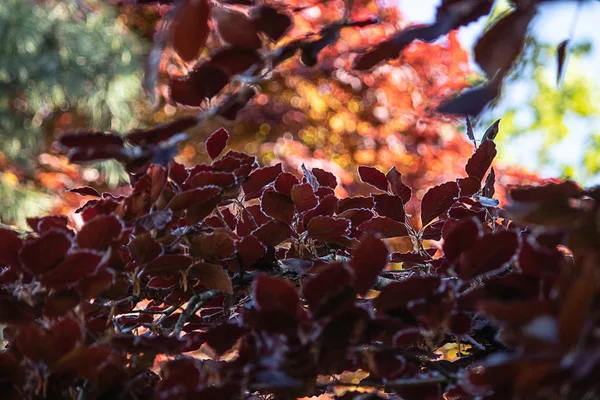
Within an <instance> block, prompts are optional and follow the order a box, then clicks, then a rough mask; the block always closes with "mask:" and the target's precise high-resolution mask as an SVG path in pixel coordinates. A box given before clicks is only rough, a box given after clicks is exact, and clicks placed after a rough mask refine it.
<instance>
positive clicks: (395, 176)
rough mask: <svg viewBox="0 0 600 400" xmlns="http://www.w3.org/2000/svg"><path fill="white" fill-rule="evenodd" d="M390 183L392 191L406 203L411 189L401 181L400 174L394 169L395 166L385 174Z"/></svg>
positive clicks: (410, 194)
mask: <svg viewBox="0 0 600 400" xmlns="http://www.w3.org/2000/svg"><path fill="white" fill-rule="evenodd" d="M385 177H386V178H387V180H388V182H389V183H390V188H391V189H392V193H394V194H395V195H396V196H398V197H400V198H401V199H402V201H403V202H404V204H406V203H408V201H409V200H410V197H411V196H412V190H411V189H410V188H409V187H408V186H406V185H405V184H404V183H402V174H401V173H400V172H398V171H397V170H396V167H392V169H390V170H389V171H388V173H387V174H386V176H385Z"/></svg>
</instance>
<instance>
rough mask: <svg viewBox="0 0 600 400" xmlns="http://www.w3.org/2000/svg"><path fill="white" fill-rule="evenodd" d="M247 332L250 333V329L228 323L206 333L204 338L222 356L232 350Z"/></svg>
mask: <svg viewBox="0 0 600 400" xmlns="http://www.w3.org/2000/svg"><path fill="white" fill-rule="evenodd" d="M246 332H248V328H245V327H243V326H239V325H237V324H233V323H226V324H222V325H218V326H216V327H214V328H212V329H210V330H209V331H207V332H205V334H204V338H205V340H206V343H207V344H208V345H209V346H210V347H212V348H213V349H214V350H215V351H216V352H217V354H219V355H221V354H223V353H225V352H226V351H227V350H229V349H231V348H232V347H233V345H234V344H235V343H236V342H237V341H238V340H239V339H240V338H241V337H242V336H243V335H244V334H245V333H246Z"/></svg>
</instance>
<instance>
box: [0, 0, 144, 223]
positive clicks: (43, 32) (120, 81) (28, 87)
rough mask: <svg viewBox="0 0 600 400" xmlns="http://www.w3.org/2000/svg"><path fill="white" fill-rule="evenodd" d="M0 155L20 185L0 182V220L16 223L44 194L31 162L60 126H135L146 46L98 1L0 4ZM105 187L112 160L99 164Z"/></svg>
mask: <svg viewBox="0 0 600 400" xmlns="http://www.w3.org/2000/svg"><path fill="white" fill-rule="evenodd" d="M0 37H2V43H3V45H2V46H0V87H1V90H0V152H1V153H0V156H1V158H2V159H3V160H7V161H8V162H9V163H10V164H14V165H17V166H18V167H19V168H20V169H21V170H22V174H23V176H21V177H20V182H18V183H15V182H12V180H11V179H0V199H1V200H0V202H1V206H0V220H2V221H3V222H21V223H22V222H23V219H24V213H23V210H24V209H25V208H27V211H28V215H31V214H32V213H41V212H44V211H45V209H46V208H47V207H48V206H49V204H50V203H49V202H50V199H49V198H47V197H46V196H44V194H43V191H40V188H39V187H35V185H32V184H31V182H29V184H25V183H26V182H28V181H30V179H31V175H30V174H31V173H32V172H33V170H34V169H35V167H36V165H35V163H32V160H35V159H36V155H38V154H39V153H40V152H41V151H45V150H47V149H48V148H49V145H50V144H51V143H52V141H53V139H54V137H55V135H56V134H57V133H59V132H60V131H62V130H63V129H67V128H68V129H74V128H78V127H90V126H91V127H94V128H96V129H101V130H112V129H114V130H119V131H122V130H127V129H131V128H133V127H135V126H137V125H138V124H139V121H138V119H139V116H140V115H143V114H144V112H145V110H144V109H143V104H142V103H141V99H140V93H141V74H140V71H142V69H143V68H142V67H141V66H142V65H143V55H144V54H145V53H146V46H147V44H146V43H145V42H144V41H143V40H142V39H140V38H139V37H137V36H136V35H134V34H132V33H131V32H129V30H128V29H127V28H126V26H125V25H124V23H123V21H121V20H120V19H119V18H117V13H116V10H115V9H114V7H113V6H111V5H110V4H107V3H105V2H102V1H86V2H85V3H83V2H77V1H75V0H67V1H56V0H48V1H33V0H3V1H2V2H0ZM103 169H104V172H105V173H106V174H105V176H106V177H107V179H108V180H109V183H110V184H115V183H116V181H118V179H119V175H120V169H119V168H118V167H116V164H111V163H104V165H103Z"/></svg>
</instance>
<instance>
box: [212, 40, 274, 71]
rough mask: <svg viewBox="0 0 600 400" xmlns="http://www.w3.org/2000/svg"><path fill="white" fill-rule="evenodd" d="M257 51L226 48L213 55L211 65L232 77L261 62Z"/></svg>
mask: <svg viewBox="0 0 600 400" xmlns="http://www.w3.org/2000/svg"><path fill="white" fill-rule="evenodd" d="M261 61H262V60H261V58H260V55H259V54H258V53H257V52H256V50H252V49H244V48H239V47H226V48H223V49H219V50H217V51H216V52H215V53H214V54H212V55H211V58H210V64H211V65H214V66H216V67H218V68H220V69H221V70H223V72H225V73H226V74H227V75H229V76H230V77H232V76H234V75H237V74H240V73H243V72H244V71H246V70H248V68H250V67H251V66H253V65H254V64H258V63H259V62H261Z"/></svg>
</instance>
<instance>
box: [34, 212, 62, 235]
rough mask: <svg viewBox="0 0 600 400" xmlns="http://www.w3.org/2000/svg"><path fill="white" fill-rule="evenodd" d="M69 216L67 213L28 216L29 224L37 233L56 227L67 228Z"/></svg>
mask: <svg viewBox="0 0 600 400" xmlns="http://www.w3.org/2000/svg"><path fill="white" fill-rule="evenodd" d="M68 224H69V218H68V217H67V216H66V215H49V216H47V217H41V218H27V225H29V226H30V227H31V229H33V230H34V231H36V232H37V233H44V232H46V231H49V230H52V229H56V230H61V229H65V230H66V229H67V225H68Z"/></svg>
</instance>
